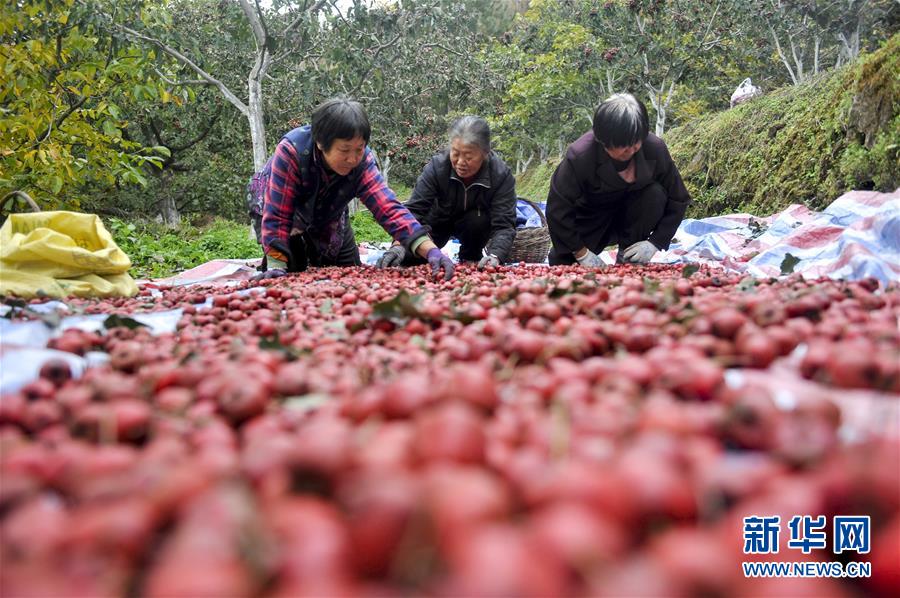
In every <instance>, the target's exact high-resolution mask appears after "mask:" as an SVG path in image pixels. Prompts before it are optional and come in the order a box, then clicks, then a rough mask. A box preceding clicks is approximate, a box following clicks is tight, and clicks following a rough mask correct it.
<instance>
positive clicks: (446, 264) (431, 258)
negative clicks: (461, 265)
mask: <svg viewBox="0 0 900 598" xmlns="http://www.w3.org/2000/svg"><path fill="white" fill-rule="evenodd" d="M425 257H426V258H427V259H428V263H429V265H431V275H432V276H434V277H435V278H437V276H438V274H439V273H440V271H441V270H442V269H443V270H444V280H450V279H451V278H453V270H454V267H453V261H452V260H451V259H450V258H449V257H447V256H446V255H444V252H442V251H441V250H440V249H438V248H437V247H432V248H431V249H429V250H428V253H427V254H426V255H425Z"/></svg>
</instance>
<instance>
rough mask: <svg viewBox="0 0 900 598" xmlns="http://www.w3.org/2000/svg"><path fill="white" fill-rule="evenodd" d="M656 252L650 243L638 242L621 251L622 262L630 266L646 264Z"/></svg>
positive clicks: (654, 246)
mask: <svg viewBox="0 0 900 598" xmlns="http://www.w3.org/2000/svg"><path fill="white" fill-rule="evenodd" d="M657 251H659V249H657V248H656V245H654V244H653V243H651V242H650V241H638V242H637V243H635V244H634V245H629V246H628V247H626V248H625V250H624V251H622V260H623V261H625V262H627V263H631V264H647V263H650V260H651V259H652V258H653V256H654V254H656V252H657Z"/></svg>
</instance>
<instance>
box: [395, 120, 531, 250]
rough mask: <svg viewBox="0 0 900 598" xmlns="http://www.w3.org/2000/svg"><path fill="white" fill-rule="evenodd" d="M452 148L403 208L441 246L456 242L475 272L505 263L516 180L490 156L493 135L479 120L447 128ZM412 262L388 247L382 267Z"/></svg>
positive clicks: (434, 161)
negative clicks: (424, 227)
mask: <svg viewBox="0 0 900 598" xmlns="http://www.w3.org/2000/svg"><path fill="white" fill-rule="evenodd" d="M449 137H450V147H449V149H447V150H444V151H443V152H441V153H440V154H438V155H436V156H434V157H432V158H431V160H430V161H429V162H428V164H427V165H426V166H425V169H424V170H423V171H422V174H421V175H420V176H419V179H418V181H416V187H415V189H414V190H413V193H412V197H411V198H410V200H409V201H408V202H407V203H406V208H407V209H408V210H409V211H410V213H411V214H412V215H413V216H414V217H415V218H416V220H418V221H419V222H421V223H422V224H423V225H425V226H428V227H429V228H430V230H431V238H432V239H433V240H434V242H435V244H436V245H437V246H438V247H442V246H443V245H444V244H445V243H446V242H447V241H448V240H449V239H450V237H451V236H453V237H456V238H457V239H459V242H460V249H459V259H460V261H468V262H478V267H479V268H484V267H486V266H489V265H494V266H496V265H499V264H501V263H503V262H504V261H505V260H506V258H507V257H508V255H509V252H510V249H511V247H512V242H513V239H514V238H515V235H516V181H515V179H514V178H513V175H512V172H510V170H509V167H508V166H507V165H506V164H505V163H504V162H503V160H502V159H500V157H499V156H498V155H497V154H495V153H494V152H492V151H491V130H490V127H489V126H488V124H487V122H486V121H485V120H484V119H483V118H480V117H478V116H464V117H462V118H459V119H457V120H456V121H455V122H454V123H453V124H452V125H451V126H450V132H449ZM403 262H405V263H414V262H415V258H411V257H410V255H409V252H408V251H407V250H406V249H404V247H403V246H402V245H395V246H394V247H391V248H390V249H389V250H388V251H387V252H386V253H385V255H384V256H383V257H382V258H381V260H380V261H379V265H380V266H396V265H400V264H401V263H403Z"/></svg>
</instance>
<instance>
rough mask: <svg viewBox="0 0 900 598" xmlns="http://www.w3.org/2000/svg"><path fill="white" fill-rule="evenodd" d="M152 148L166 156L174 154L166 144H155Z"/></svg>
mask: <svg viewBox="0 0 900 598" xmlns="http://www.w3.org/2000/svg"><path fill="white" fill-rule="evenodd" d="M150 149H152V150H153V152H155V153H157V154H160V155H162V156H165V157H166V158H169V157H171V156H172V152H171V150H169V148H167V147H166V146H164V145H154V146H153V147H152V148H150Z"/></svg>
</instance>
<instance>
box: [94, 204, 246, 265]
mask: <svg viewBox="0 0 900 598" xmlns="http://www.w3.org/2000/svg"><path fill="white" fill-rule="evenodd" d="M104 222H105V224H106V227H107V229H109V231H110V233H112V236H113V238H114V239H115V241H116V243H117V244H118V245H119V247H120V248H121V249H122V251H124V252H125V253H126V254H128V256H129V257H130V258H131V263H132V268H131V275H132V276H134V277H136V278H164V277H167V276H171V275H173V274H176V273H178V272H183V271H184V270H188V269H190V268H193V267H195V266H199V265H200V264H204V263H206V262H208V261H210V260H214V259H225V258H236V259H250V258H258V257H261V256H262V251H261V250H260V247H259V245H258V244H257V243H256V239H255V238H253V237H252V236H251V232H250V227H249V226H248V225H246V224H243V223H238V222H233V221H230V220H221V219H216V220H214V221H213V222H212V223H211V224H208V225H206V226H194V225H191V224H184V225H183V226H182V227H181V228H179V229H176V230H171V229H167V228H166V227H164V226H162V225H161V224H158V223H155V222H148V221H139V222H126V221H124V220H121V219H119V218H106V219H105V221H104Z"/></svg>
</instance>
